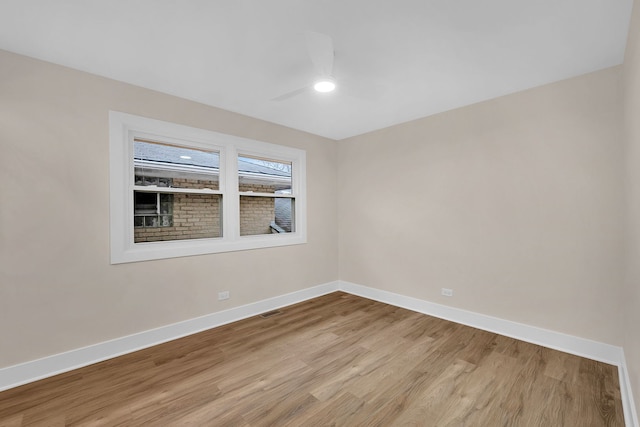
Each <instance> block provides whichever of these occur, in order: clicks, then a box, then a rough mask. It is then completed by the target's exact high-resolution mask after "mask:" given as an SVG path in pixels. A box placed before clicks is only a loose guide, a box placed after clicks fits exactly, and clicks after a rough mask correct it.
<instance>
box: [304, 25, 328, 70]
mask: <svg viewBox="0 0 640 427" xmlns="http://www.w3.org/2000/svg"><path fill="white" fill-rule="evenodd" d="M305 35H306V38H307V51H308V52H309V57H310V58H311V62H313V65H314V66H315V67H316V71H317V72H318V74H319V75H321V76H323V77H329V76H331V75H332V73H333V57H334V52H333V40H332V39H331V37H329V36H328V35H326V34H321V33H316V32H313V31H307V32H306V33H305Z"/></svg>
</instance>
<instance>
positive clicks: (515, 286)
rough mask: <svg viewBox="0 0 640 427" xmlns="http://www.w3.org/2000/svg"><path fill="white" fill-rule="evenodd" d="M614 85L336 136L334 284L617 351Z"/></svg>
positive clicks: (619, 163)
mask: <svg viewBox="0 0 640 427" xmlns="http://www.w3.org/2000/svg"><path fill="white" fill-rule="evenodd" d="M620 80H621V68H620V67H615V68H611V69H607V70H604V71H601V72H597V73H593V74H589V75H585V76H581V77H577V78H574V79H570V80H566V81H562V82H559V83H556V84H551V85H547V86H543V87H539V88H536V89H532V90H529V91H525V92H521V93H517V94H513V95H509V96H505V97H501V98H498V99H494V100H491V101H487V102H483V103H480V104H476V105H472V106H469V107H466V108H461V109H457V110H454V111H450V112H446V113H443V114H439V115H435V116H431V117H428V118H425V119H421V120H416V121H413V122H409V123H406V124H402V125H398V126H395V127H391V128H388V129H384V130H381V131H377V132H374V133H370V134H366V135H362V136H359V137H354V138H351V139H348V140H345V141H341V143H340V145H339V156H338V159H339V168H338V170H339V179H340V187H339V202H338V206H339V218H340V224H339V230H340V233H339V239H340V278H341V279H342V280H346V281H350V282H354V283H357V284H362V285H366V286H370V287H375V288H379V289H383V290H388V291H392V292H397V293H399V294H403V295H408V296H412V297H415V298H420V299H423V300H428V301H432V302H437V303H442V304H446V305H451V306H454V307H459V308H462V309H467V310H471V311H474V312H479V313H484V314H487V315H491V316H495V317H499V318H503V319H508V320H512V321H516V322H522V323H525V324H528V325H534V326H539V327H542V328H548V329H551V330H555V331H560V332H564V333H568V334H572V335H576V336H579V337H584V338H588V339H594V340H597V341H601V342H605V343H610V344H615V345H620V344H622V334H621V332H620V325H621V314H620V310H619V303H620V291H621V289H620V283H621V280H622V269H623V230H622V217H623V190H622V173H621V170H622V167H623V157H622V144H621V138H622V111H621V90H620ZM372 183H375V185H372ZM442 287H446V288H452V289H453V290H454V297H452V298H446V297H443V296H441V295H440V288H442Z"/></svg>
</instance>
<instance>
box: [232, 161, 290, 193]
mask: <svg viewBox="0 0 640 427" xmlns="http://www.w3.org/2000/svg"><path fill="white" fill-rule="evenodd" d="M238 183H239V188H238V190H239V191H253V192H256V193H275V192H277V191H282V192H287V191H288V194H291V163H290V162H283V161H280V160H273V159H261V158H256V157H249V156H238Z"/></svg>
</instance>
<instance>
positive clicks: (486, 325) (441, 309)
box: [0, 281, 640, 427]
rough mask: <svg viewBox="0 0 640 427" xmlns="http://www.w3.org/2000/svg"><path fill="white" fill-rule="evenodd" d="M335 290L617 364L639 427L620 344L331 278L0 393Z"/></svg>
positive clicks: (94, 353) (97, 348)
mask: <svg viewBox="0 0 640 427" xmlns="http://www.w3.org/2000/svg"><path fill="white" fill-rule="evenodd" d="M335 291H344V292H347V293H350V294H353V295H358V296H362V297H365V298H369V299H372V300H375V301H380V302H384V303H387V304H391V305H394V306H397V307H402V308H406V309H409V310H412V311H416V312H419V313H424V314H428V315H430V316H434V317H439V318H441V319H446V320H450V321H452V322H456V323H461V324H463V325H467V326H472V327H474V328H478V329H483V330H485V331H490V332H495V333H497V334H500V335H505V336H508V337H512V338H516V339H519V340H522V341H527V342H530V343H533V344H538V345H541V346H544V347H548V348H552V349H555V350H560V351H563V352H566V353H570V354H575V355H578V356H582V357H586V358H589V359H593V360H597V361H601V362H605V363H609V364H612V365H616V366H618V372H619V377H620V392H621V395H622V403H623V407H624V416H625V420H626V425H627V426H634V427H640V426H639V424H638V415H637V412H636V409H635V406H634V403H633V402H634V401H633V396H632V393H631V388H630V381H629V375H628V371H627V366H626V362H625V358H624V352H623V350H622V348H621V347H616V346H613V345H610V344H604V343H600V342H596V341H592V340H588V339H585V338H579V337H575V336H572V335H567V334H563V333H560V332H555V331H551V330H547V329H542V328H538V327H535V326H529V325H525V324H522V323H517V322H512V321H509V320H504V319H499V318H496V317H491V316H487V315H484V314H479V313H475V312H471V311H466V310H462V309H459V308H454V307H449V306H445V305H441V304H436V303H432V302H429V301H425V300H420V299H417V298H413V297H408V296H405V295H400V294H396V293H393V292H388V291H383V290H380V289H375V288H369V287H367V286H362V285H357V284H355V283H350V282H346V281H335V282H330V283H326V284H323V285H319V286H314V287H312V288H307V289H303V290H300V291H296V292H292V293H289V294H285V295H280V296H277V297H273V298H269V299H265V300H261V301H258V302H255V303H252V304H247V305H243V306H240V307H235V308H231V309H229V310H224V311H220V312H216V313H212V314H208V315H206V316H202V317H198V318H195V319H189V320H185V321H183V322H178V323H174V324H171V325H167V326H162V327H159V328H156V329H152V330H148V331H144V332H140V333H137V334H133V335H128V336H125V337H121V338H116V339H114V340H110V341H105V342H102V343H98V344H94V345H90V346H87V347H83V348H79V349H75V350H71V351H67V352H64V353H59V354H54V355H52V356H48V357H44V358H42V359H38V360H33V361H29V362H25V363H21V364H18V365H13V366H8V367H6V368H2V369H0V391H2V390H7V389H10V388H13V387H17V386H20V385H23V384H27V383H30V382H33V381H37V380H40V379H43V378H47V377H51V376H53V375H57V374H60V373H63V372H68V371H71V370H73V369H77V368H81V367H83V366H88V365H91V364H94V363H97V362H101V361H103V360H107V359H111V358H113V357H117V356H121V355H123V354H127V353H132V352H134V351H138V350H142V349H144V348H148V347H152V346H154V345H158V344H162V343H165V342H167V341H172V340H174V339H177V338H181V337H184V336H187V335H192V334H195V333H198V332H201V331H204V330H207V329H211V328H215V327H217V326H221V325H225V324H227V323H231V322H235V321H237V320H241V319H246V318H247V317H251V316H255V315H257V314H260V313H264V312H266V311H270V310H275V309H277V308H280V307H284V306H287V305H291V304H295V303H298V302H302V301H306V300H308V299H311V298H315V297H319V296H321V295H325V294H328V293H331V292H335Z"/></svg>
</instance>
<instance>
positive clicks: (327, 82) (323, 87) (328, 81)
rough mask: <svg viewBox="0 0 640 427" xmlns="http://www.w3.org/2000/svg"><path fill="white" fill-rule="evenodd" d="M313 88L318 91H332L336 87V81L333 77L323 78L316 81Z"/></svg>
mask: <svg viewBox="0 0 640 427" xmlns="http://www.w3.org/2000/svg"><path fill="white" fill-rule="evenodd" d="M313 88H314V89H315V90H316V92H321V93H326V92H332V91H333V90H335V88H336V81H335V80H334V79H333V78H331V77H327V78H323V79H320V80H318V81H317V82H315V83H314V85H313Z"/></svg>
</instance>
